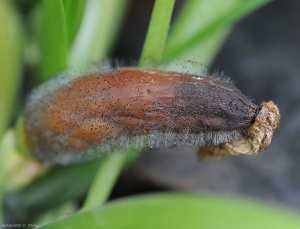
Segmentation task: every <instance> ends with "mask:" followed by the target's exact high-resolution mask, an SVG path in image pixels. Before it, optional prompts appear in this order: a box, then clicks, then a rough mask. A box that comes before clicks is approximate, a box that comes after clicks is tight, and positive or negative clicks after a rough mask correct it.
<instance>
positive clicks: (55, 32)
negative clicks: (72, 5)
mask: <svg viewBox="0 0 300 229" xmlns="http://www.w3.org/2000/svg"><path fill="white" fill-rule="evenodd" d="M42 3H43V9H42V15H43V23H42V41H41V51H42V63H41V70H40V76H39V81H43V80H45V79H47V78H49V77H50V76H53V75H55V74H57V73H58V72H59V71H62V70H64V69H65V68H66V66H67V53H68V30H67V22H66V15H65V8H64V4H63V0H43V2H42Z"/></svg>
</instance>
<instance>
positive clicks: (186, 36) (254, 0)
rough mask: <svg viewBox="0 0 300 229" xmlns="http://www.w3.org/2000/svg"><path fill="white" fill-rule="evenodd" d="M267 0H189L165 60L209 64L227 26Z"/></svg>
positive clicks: (170, 41)
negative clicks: (184, 60)
mask: <svg viewBox="0 0 300 229" xmlns="http://www.w3.org/2000/svg"><path fill="white" fill-rule="evenodd" d="M267 2H270V0H248V1H245V0H228V1H223V0H214V1H211V0H189V1H188V2H187V3H186V5H185V7H184V9H183V10H182V13H181V14H180V15H179V17H178V19H177V20H176V22H175V24H174V26H173V27H172V31H171V33H170V36H169V39H168V41H167V45H166V49H165V52H164V54H163V57H162V60H163V61H170V60H172V59H174V58H185V59H196V60H197V61H201V62H202V63H204V64H207V63H208V62H210V60H211V59H212V57H213V56H214V54H215V52H216V50H217V49H218V47H219V46H220V44H221V43H222V40H223V39H224V37H225V35H226V31H227V29H228V27H229V26H231V25H232V24H233V23H235V22H236V21H238V20H240V19H241V18H243V17H245V16H246V15H248V14H250V13H251V12H253V11H254V10H256V9H257V8H259V7H261V6H262V5H264V4H266V3H267ZM214 40H215V41H214ZM207 44H208V46H207ZM188 52H191V53H192V54H191V55H189V54H187V53H188ZM197 53H198V54H197Z"/></svg>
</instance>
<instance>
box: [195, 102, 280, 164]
mask: <svg viewBox="0 0 300 229" xmlns="http://www.w3.org/2000/svg"><path fill="white" fill-rule="evenodd" d="M279 123H280V114H279V110H278V108H277V106H276V105H275V104H274V102H273V101H269V102H267V103H266V102H263V103H262V104H261V105H260V111H259V114H258V115H257V117H256V118H255V121H254V123H253V124H252V125H251V126H250V128H249V129H248V131H247V134H246V135H245V136H244V137H243V138H241V139H239V140H234V141H231V142H227V143H223V144H221V145H218V146H206V147H202V148H199V150H198V155H199V156H200V158H201V159H202V160H208V159H211V158H222V157H224V156H227V155H233V156H237V155H253V154H257V153H258V152H261V151H263V150H265V149H266V148H267V147H268V146H269V145H270V143H271V140H272V137H273V133H274V131H275V129H276V128H277V127H279Z"/></svg>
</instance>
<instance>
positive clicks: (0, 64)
mask: <svg viewBox="0 0 300 229" xmlns="http://www.w3.org/2000/svg"><path fill="white" fill-rule="evenodd" d="M0 44H1V45H0V139H1V138H2V136H3V133H4V131H5V129H6V128H7V127H8V126H9V122H10V121H11V120H12V117H11V115H12V109H13V106H14V104H15V99H16V96H17V94H18V87H19V82H20V71H21V57H22V56H21V51H22V33H21V29H20V21H19V18H18V16H17V15H16V12H15V11H14V10H13V8H12V7H11V5H10V4H9V2H7V1H6V0H5V1H0Z"/></svg>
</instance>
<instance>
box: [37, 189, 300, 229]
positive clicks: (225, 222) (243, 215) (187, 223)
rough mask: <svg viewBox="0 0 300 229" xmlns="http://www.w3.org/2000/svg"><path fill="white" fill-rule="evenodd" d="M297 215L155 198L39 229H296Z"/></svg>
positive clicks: (219, 201)
mask: <svg viewBox="0 0 300 229" xmlns="http://www.w3.org/2000/svg"><path fill="white" fill-rule="evenodd" d="M299 225H300V219H299V218H298V217H296V215H293V214H288V213H286V212H284V211H281V210H274V209H272V208H270V207H266V206H264V205H261V204H257V203H254V202H253V201H251V202H250V201H241V200H238V201H237V200H235V199H230V198H220V197H216V196H200V195H194V194H180V193H176V194H170V193H169V194H156V195H148V196H147V195H146V196H140V197H133V198H128V199H123V200H119V201H115V202H112V203H110V204H107V205H105V206H104V207H102V208H97V209H94V210H91V211H87V212H83V213H78V214H75V215H73V216H70V217H66V218H63V219H61V220H58V221H56V222H53V223H50V224H48V225H46V226H44V227H42V228H44V229H51V228H61V229H63V228H73V229H76V228H101V229H104V228H131V229H134V228H144V229H147V228H149V229H152V228H173V229H175V228H180V229H181V228H189V229H193V228H195V229H198V228H203V229H205V228H207V229H220V228H222V229H225V228H228V229H231V228H243V229H253V228H255V229H282V228H289V229H293V228H294V229H298V228H299Z"/></svg>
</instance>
